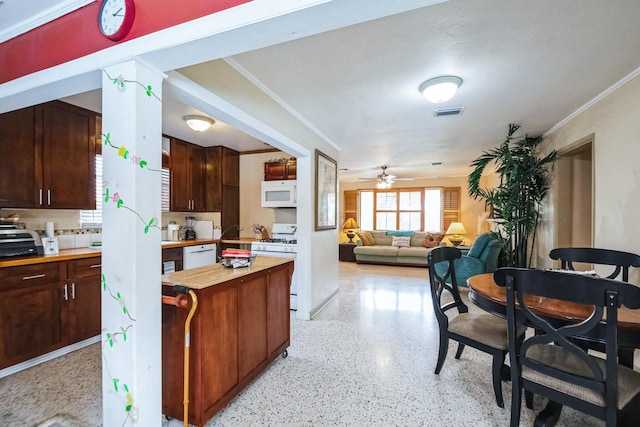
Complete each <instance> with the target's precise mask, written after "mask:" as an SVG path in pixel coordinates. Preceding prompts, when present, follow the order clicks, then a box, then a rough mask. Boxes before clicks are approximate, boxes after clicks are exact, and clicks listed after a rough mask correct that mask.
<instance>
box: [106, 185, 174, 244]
mask: <svg viewBox="0 0 640 427" xmlns="http://www.w3.org/2000/svg"><path fill="white" fill-rule="evenodd" d="M102 195H103V196H104V202H105V203H108V202H109V201H112V202H113V203H115V204H116V206H117V208H118V209H120V208H123V209H127V210H128V211H130V212H132V213H133V214H135V215H136V216H137V217H138V219H140V221H142V223H143V224H144V234H147V233H148V232H149V229H151V228H157V229H158V230H162V228H161V227H160V225H159V224H160V221H159V220H158V218H156V217H153V218H151V219H150V220H148V221H147V220H145V219H144V218H142V216H141V215H140V214H139V213H138V212H137V211H135V210H133V209H131V208H130V207H128V206H127V205H125V204H124V200H122V199H121V198H120V194H118V193H113V196H109V187H105V189H104V193H103V194H102Z"/></svg>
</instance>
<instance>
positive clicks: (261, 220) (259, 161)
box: [240, 151, 295, 237]
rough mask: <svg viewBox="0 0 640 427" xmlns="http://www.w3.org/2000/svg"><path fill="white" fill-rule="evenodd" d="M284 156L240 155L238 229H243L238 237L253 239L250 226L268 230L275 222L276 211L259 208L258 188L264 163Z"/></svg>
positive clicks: (276, 154)
mask: <svg viewBox="0 0 640 427" xmlns="http://www.w3.org/2000/svg"><path fill="white" fill-rule="evenodd" d="M285 156H287V155H286V154H284V153H282V152H281V151H278V152H274V153H259V154H241V155H240V227H241V228H243V230H242V231H241V232H240V237H253V230H252V228H251V224H261V225H264V226H265V227H266V228H267V229H268V230H270V229H271V225H273V223H274V222H276V216H275V211H276V210H275V209H272V208H263V207H261V206H260V191H261V190H260V188H261V184H262V180H263V179H264V162H266V161H268V160H270V159H274V158H280V157H285ZM294 222H295V221H294Z"/></svg>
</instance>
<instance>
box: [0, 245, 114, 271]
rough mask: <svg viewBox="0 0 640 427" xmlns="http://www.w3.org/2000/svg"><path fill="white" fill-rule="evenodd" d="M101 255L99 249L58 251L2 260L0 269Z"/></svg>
mask: <svg viewBox="0 0 640 427" xmlns="http://www.w3.org/2000/svg"><path fill="white" fill-rule="evenodd" d="M101 255H102V251H101V250H100V248H76V249H60V251H59V252H58V255H51V256H30V257H24V258H7V259H3V260H1V261H0V268H3V267H16V266H20V265H32V264H42V263H45V262H56V261H68V260H71V259H80V258H92V257H95V256H101Z"/></svg>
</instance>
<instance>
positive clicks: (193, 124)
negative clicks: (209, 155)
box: [183, 116, 215, 132]
mask: <svg viewBox="0 0 640 427" xmlns="http://www.w3.org/2000/svg"><path fill="white" fill-rule="evenodd" d="M183 119H184V121H185V122H187V125H188V126H189V127H190V128H191V129H193V130H195V131H197V132H204V131H205V130H207V129H209V127H210V126H211V125H212V124H213V123H215V122H214V120H213V119H211V118H209V117H205V116H184V117H183Z"/></svg>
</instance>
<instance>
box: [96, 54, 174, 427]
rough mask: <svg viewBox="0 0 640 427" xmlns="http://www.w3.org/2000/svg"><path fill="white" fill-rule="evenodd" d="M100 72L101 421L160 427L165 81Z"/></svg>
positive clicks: (148, 73) (128, 69)
mask: <svg viewBox="0 0 640 427" xmlns="http://www.w3.org/2000/svg"><path fill="white" fill-rule="evenodd" d="M102 74H103V77H102V156H103V189H102V191H103V197H102V203H103V205H102V206H103V223H102V241H103V246H102V393H103V394H102V402H103V410H102V423H103V425H105V426H145V427H146V426H160V425H161V424H162V393H161V386H162V381H161V378H162V376H161V375H162V358H161V343H162V342H161V329H162V316H161V284H160V265H161V259H162V257H161V243H160V240H161V237H160V231H161V222H160V219H161V217H160V216H161V211H160V186H161V179H160V175H161V169H162V101H161V100H162V80H163V77H164V76H163V75H162V74H161V73H159V72H157V71H154V70H151V69H149V68H148V67H146V66H144V65H142V64H140V63H138V62H136V61H129V62H125V63H122V64H118V65H114V66H112V67H109V68H107V69H105V70H103V73H102Z"/></svg>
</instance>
